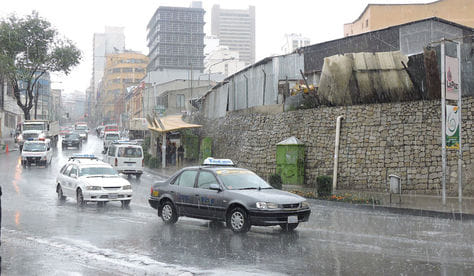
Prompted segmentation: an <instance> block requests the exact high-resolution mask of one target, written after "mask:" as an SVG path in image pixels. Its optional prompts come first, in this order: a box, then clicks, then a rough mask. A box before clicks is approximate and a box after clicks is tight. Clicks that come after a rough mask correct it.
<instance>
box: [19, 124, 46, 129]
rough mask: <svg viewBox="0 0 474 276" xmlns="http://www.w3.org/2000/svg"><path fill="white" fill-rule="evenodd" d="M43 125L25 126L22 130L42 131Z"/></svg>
mask: <svg viewBox="0 0 474 276" xmlns="http://www.w3.org/2000/svg"><path fill="white" fill-rule="evenodd" d="M43 128H44V125H43V124H25V125H23V130H43Z"/></svg>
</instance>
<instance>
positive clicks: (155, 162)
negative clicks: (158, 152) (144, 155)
mask: <svg viewBox="0 0 474 276" xmlns="http://www.w3.org/2000/svg"><path fill="white" fill-rule="evenodd" d="M148 166H149V167H150V168H158V158H156V157H150V159H149V160H148Z"/></svg>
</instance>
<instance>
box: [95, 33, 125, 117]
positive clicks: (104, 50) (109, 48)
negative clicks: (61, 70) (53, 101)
mask: <svg viewBox="0 0 474 276" xmlns="http://www.w3.org/2000/svg"><path fill="white" fill-rule="evenodd" d="M92 49H93V56H92V78H91V82H90V87H89V88H88V89H87V95H86V100H87V104H86V107H87V112H88V113H89V114H90V115H92V117H95V112H94V110H95V108H96V103H97V94H98V89H99V82H100V81H101V79H102V77H103V75H104V69H105V61H106V56H107V55H109V54H113V53H120V52H123V51H124V50H125V34H124V28H123V27H110V26H106V27H105V32H104V33H95V34H94V37H93V42H92Z"/></svg>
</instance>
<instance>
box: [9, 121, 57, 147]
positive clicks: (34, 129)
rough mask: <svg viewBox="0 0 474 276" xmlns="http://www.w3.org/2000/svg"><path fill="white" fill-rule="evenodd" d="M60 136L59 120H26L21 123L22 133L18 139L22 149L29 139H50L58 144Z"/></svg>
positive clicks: (53, 143)
mask: <svg viewBox="0 0 474 276" xmlns="http://www.w3.org/2000/svg"><path fill="white" fill-rule="evenodd" d="M58 137H59V122H58V121H48V120H26V121H24V122H23V124H21V134H20V135H19V136H18V138H17V141H18V144H19V146H20V151H21V150H22V149H23V143H24V142H25V141H28V140H38V139H49V140H51V144H52V145H53V146H56V144H57V142H58Z"/></svg>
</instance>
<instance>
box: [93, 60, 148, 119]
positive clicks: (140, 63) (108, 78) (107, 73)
mask: <svg viewBox="0 0 474 276" xmlns="http://www.w3.org/2000/svg"><path fill="white" fill-rule="evenodd" d="M147 65H148V57H147V56H146V55H144V54H141V53H138V52H132V51H126V52H123V53H119V54H110V55H107V58H106V66H105V69H104V76H103V78H102V80H103V82H102V83H103V88H102V90H101V93H100V96H99V98H98V105H99V106H100V107H101V108H100V111H101V115H102V116H101V117H102V119H103V120H105V121H115V122H116V121H117V120H119V118H120V117H119V116H118V117H117V116H116V114H117V112H116V110H115V108H116V105H115V103H116V102H117V100H118V99H119V98H121V97H123V95H124V94H125V92H126V91H125V89H126V88H127V87H129V86H134V85H137V84H138V83H139V82H140V81H141V80H142V79H143V77H144V76H145V74H146V66H147Z"/></svg>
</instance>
